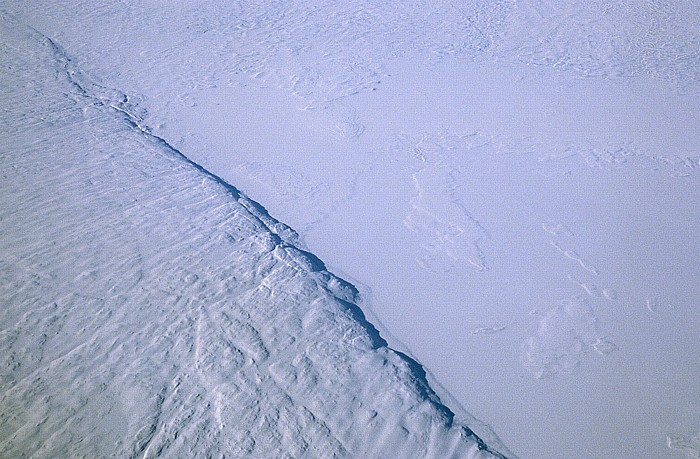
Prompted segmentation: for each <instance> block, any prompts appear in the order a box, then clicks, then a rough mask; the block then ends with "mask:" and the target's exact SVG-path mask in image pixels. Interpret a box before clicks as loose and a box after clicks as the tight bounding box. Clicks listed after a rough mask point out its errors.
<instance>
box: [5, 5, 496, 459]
mask: <svg viewBox="0 0 700 459" xmlns="http://www.w3.org/2000/svg"><path fill="white" fill-rule="evenodd" d="M0 18H1V21H0V27H1V28H0V36H1V37H2V40H1V42H2V44H1V45H0V61H1V62H3V71H2V72H1V73H0V79H1V80H2V81H0V87H2V88H4V89H3V96H2V100H1V102H2V107H1V110H2V116H1V117H0V123H1V125H2V132H3V136H2V138H1V139H0V174H2V192H1V193H0V233H1V234H2V235H3V236H2V238H0V254H2V257H1V260H0V300H1V301H2V308H1V309H0V324H1V325H0V359H1V362H0V455H2V456H6V457H24V456H35V457H56V456H83V455H84V456H118V457H136V456H143V457H154V456H169V457H203V456H205V455H217V456H218V455H223V454H231V455H234V456H241V455H251V456H256V457H266V456H267V457H269V456H283V455H288V456H294V457H300V456H315V457H332V456H363V457H380V456H393V457H396V456H402V457H409V456H433V457H449V456H468V457H491V456H492V455H491V454H489V453H488V451H486V450H485V449H488V448H486V446H485V445H484V444H483V442H482V441H481V440H480V439H478V438H476V437H475V436H474V435H473V434H472V432H471V430H470V429H469V428H468V427H466V426H465V425H463V424H460V423H458V422H455V421H454V419H453V418H454V416H453V414H452V412H451V411H450V410H449V409H448V408H446V407H445V406H443V405H442V404H441V403H440V401H439V399H438V398H437V396H436V395H435V394H434V392H433V391H432V390H431V389H430V387H429V386H428V385H427V383H426V380H425V374H424V372H423V370H422V368H421V367H420V366H419V365H418V364H417V363H415V362H414V361H412V360H410V359H408V358H407V357H405V356H404V355H402V354H400V353H397V352H395V351H392V350H391V349H389V348H387V347H386V343H385V342H384V341H383V339H382V338H381V337H380V336H379V334H378V333H377V331H376V330H375V329H374V328H373V326H372V325H371V324H369V323H368V322H367V321H366V320H365V319H364V317H363V315H362V313H361V311H360V310H359V308H357V307H356V306H355V305H354V304H353V300H354V296H355V294H356V292H355V290H354V288H353V287H352V286H351V285H349V284H347V283H345V282H343V281H342V280H340V279H338V278H336V277H334V276H333V275H331V274H329V273H328V272H327V271H326V269H325V267H324V265H323V264H322V263H321V262H320V261H319V260H318V259H316V258H315V257H314V256H313V255H311V254H309V253H305V252H303V251H301V250H299V249H297V248H295V246H294V240H295V234H294V233H293V232H292V231H291V230H290V229H289V228H287V227H286V226H285V225H283V224H281V223H279V222H277V221H275V220H273V219H272V218H270V217H269V215H267V213H266V212H265V210H264V209H262V208H261V207H260V206H259V205H257V204H256V203H254V202H251V201H250V200H248V199H247V198H245V197H244V196H242V195H241V194H239V193H238V192H237V191H236V190H235V189H234V188H232V187H231V186H229V185H227V184H226V183H224V182H223V181H222V180H220V179H218V178H217V177H215V176H213V175H211V174H209V173H207V172H206V171H205V170H203V169H202V168H200V167H198V166H197V165H196V164H193V163H191V162H189V161H188V160H187V159H186V158H185V157H184V156H182V155H181V154H180V153H179V152H178V151H176V150H174V149H172V148H171V147H170V146H169V145H168V144H167V143H165V142H164V141H163V140H161V139H159V138H158V137H155V136H153V135H151V134H149V133H148V132H147V131H145V130H143V129H141V128H140V127H139V125H138V121H137V120H136V119H135V118H134V117H132V116H131V115H129V114H128V110H127V109H126V106H127V101H128V98H127V97H126V96H124V95H123V94H120V93H118V92H116V91H110V90H107V89H105V88H102V87H99V86H96V85H92V84H90V83H89V82H87V81H86V80H85V79H84V78H83V77H82V76H81V75H80V73H79V72H78V70H77V69H75V68H74V67H73V65H72V63H71V61H70V60H69V59H68V58H67V57H66V56H65V55H64V54H63V53H62V51H61V50H60V49H59V47H57V46H56V45H55V44H54V43H53V42H52V41H51V40H49V39H47V38H45V37H43V36H41V35H39V34H38V33H36V32H34V31H32V30H31V29H29V28H27V27H24V26H22V25H21V24H18V23H16V22H14V21H13V20H12V19H11V18H10V17H9V16H8V15H2V16H0ZM496 456H498V454H496Z"/></svg>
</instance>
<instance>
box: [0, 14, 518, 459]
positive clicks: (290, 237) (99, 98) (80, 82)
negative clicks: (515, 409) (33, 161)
mask: <svg viewBox="0 0 700 459" xmlns="http://www.w3.org/2000/svg"><path fill="white" fill-rule="evenodd" d="M0 15H1V16H2V19H3V20H5V21H11V22H17V21H16V20H15V19H14V18H13V17H12V16H11V15H10V14H8V13H7V12H6V11H0ZM22 25H23V26H24V27H26V28H27V29H28V30H29V31H31V33H33V34H36V35H37V36H38V37H40V39H41V41H43V42H44V43H46V44H47V45H48V46H49V47H50V48H51V50H52V51H53V54H54V55H55V57H56V59H57V61H58V62H59V63H60V64H61V66H62V67H63V70H64V71H65V76H66V77H67V80H68V82H69V83H70V84H71V85H72V86H73V87H74V88H75V89H76V91H77V95H79V96H81V97H84V98H86V99H88V100H91V101H93V103H92V105H93V106H94V107H105V108H106V109H107V110H111V111H113V112H115V113H117V114H119V116H121V118H122V119H123V120H124V121H125V122H126V123H127V124H128V125H129V126H130V127H131V128H132V129H135V130H137V131H139V132H140V133H141V134H142V135H143V136H145V137H146V138H148V139H149V140H150V141H152V142H154V143H156V144H159V145H160V146H162V147H163V148H164V149H165V150H166V151H169V152H170V153H171V154H172V155H174V156H175V157H176V158H177V159H178V160H181V161H184V162H185V163H186V164H188V165H189V166H191V167H193V168H194V169H195V170H197V171H198V172H200V173H201V174H202V175H203V176H204V177H206V178H207V179H209V180H211V181H212V182H214V183H215V184H216V185H218V186H221V187H222V188H223V189H225V190H226V191H227V193H229V194H230V195H231V196H232V197H233V198H234V199H235V200H236V201H237V202H238V203H240V204H241V205H242V206H243V207H244V208H245V209H246V210H248V212H249V213H250V215H252V216H253V217H254V218H255V219H256V223H259V224H260V225H261V226H262V227H263V228H264V229H265V230H267V231H268V232H269V234H270V235H271V236H272V243H274V245H275V247H274V249H273V250H274V251H275V252H276V254H277V256H278V257H279V258H282V257H284V255H282V254H286V255H288V256H291V258H292V259H293V261H294V262H295V263H296V264H297V265H298V266H299V269H307V270H309V271H312V272H319V273H321V274H322V276H323V279H324V281H325V285H323V288H324V289H325V290H326V291H327V292H328V293H329V294H330V295H331V296H332V297H333V298H335V299H336V300H338V301H339V302H340V303H341V304H343V305H344V306H345V307H346V308H347V310H348V312H349V313H350V314H351V316H352V317H353V318H354V319H355V320H356V321H357V322H358V323H359V324H360V325H361V327H362V328H363V329H365V331H366V332H367V333H368V335H369V336H370V337H371V338H372V342H373V348H374V349H379V348H382V347H383V348H386V350H387V351H389V352H390V353H393V354H395V355H396V356H397V357H398V358H399V359H400V360H402V361H404V363H406V365H407V366H408V368H410V370H411V380H412V382H413V383H414V384H415V389H416V390H417V391H418V393H419V394H420V395H421V396H423V397H424V398H425V399H426V400H427V401H429V403H430V404H432V405H433V406H435V407H436V408H437V409H438V411H440V412H442V413H443V414H444V415H445V416H446V417H447V419H448V421H447V427H448V428H451V427H453V426H454V425H455V423H457V424H462V425H460V426H459V427H460V430H461V431H462V433H463V434H464V435H465V436H466V437H471V438H472V439H473V440H474V441H475V442H476V444H477V446H478V449H479V450H481V451H484V452H487V453H489V454H491V455H492V456H494V457H496V458H498V459H508V457H507V456H505V455H503V454H501V453H500V452H498V451H496V450H494V449H493V448H491V447H490V446H488V445H487V444H486V442H485V441H484V440H483V439H482V438H481V437H479V436H478V435H477V434H476V433H475V432H474V431H473V430H472V429H470V428H469V427H468V426H467V425H465V424H463V423H461V422H460V421H456V420H455V414H454V413H453V412H452V410H451V409H450V408H449V407H448V406H446V405H444V404H443V403H442V402H441V400H440V398H439V396H438V395H437V393H435V391H434V390H433V389H432V388H431V387H430V384H429V382H428V380H427V373H426V370H425V369H424V367H423V366H422V365H421V364H420V363H419V362H418V361H416V360H415V359H414V358H412V357H410V356H408V355H406V354H405V353H403V352H400V351H398V350H395V349H392V348H391V347H390V346H389V345H388V343H387V342H386V340H384V339H383V338H382V337H381V335H380V333H379V331H378V330H377V329H376V327H375V326H374V325H373V324H372V323H370V322H369V321H367V319H366V318H365V315H364V313H363V312H362V309H361V308H360V307H359V306H358V305H357V300H358V296H359V291H358V289H357V288H356V287H355V286H354V285H353V284H351V283H349V282H347V281H345V280H344V279H341V278H339V277H337V276H335V275H334V274H332V273H331V272H329V271H328V269H327V268H326V266H325V264H324V263H323V261H321V260H320V259H319V258H317V257H316V256H315V255H313V254H312V253H310V252H308V251H306V250H304V249H302V248H301V246H303V244H302V242H301V240H300V238H299V235H298V233H297V232H296V231H294V230H293V229H292V228H290V227H289V226H288V225H286V224H284V223H282V222H279V221H278V220H276V219H274V218H273V217H272V216H270V214H269V213H268V211H267V210H266V209H265V207H264V206H262V205H261V204H259V203H258V202H256V201H254V200H252V199H250V198H249V197H247V196H246V195H245V194H244V193H243V192H241V191H240V190H238V189H237V188H236V187H235V186H233V185H231V184H229V183H228V182H226V181H225V180H224V179H223V178H221V177H220V176H218V175H216V174H214V173H212V172H210V171H209V170H207V169H206V168H204V167H203V166H201V165H200V164H198V163H196V162H194V161H192V160H191V159H189V158H188V157H187V156H186V155H185V154H183V153H182V152H181V151H180V150H178V149H177V148H175V147H174V146H172V145H170V144H169V143H168V142H167V141H166V140H165V139H164V138H162V137H160V136H158V135H156V134H154V133H153V132H152V130H151V128H150V127H148V126H147V125H145V124H144V119H143V118H142V117H140V116H138V115H136V114H134V113H132V112H131V111H130V110H129V98H128V96H127V95H126V94H124V93H123V92H121V91H119V90H116V89H112V88H107V87H105V86H102V85H100V84H97V83H95V82H93V81H90V79H89V78H87V77H86V76H85V75H84V74H83V73H82V72H81V71H80V70H79V69H78V67H77V65H76V64H75V63H74V60H73V59H72V58H71V57H69V55H68V53H67V52H66V51H65V50H64V49H63V48H62V47H61V46H60V45H58V44H57V43H56V42H55V41H54V40H53V39H51V38H50V37H48V36H46V35H44V34H43V33H41V32H40V31H38V30H36V29H35V28H33V27H31V26H30V25H28V24H24V23H23V24H22ZM95 92H97V93H98V94H95ZM99 92H102V93H104V95H100V94H99ZM115 99H116V100H115ZM278 249H279V250H278ZM145 446H146V445H144V447H145Z"/></svg>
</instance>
